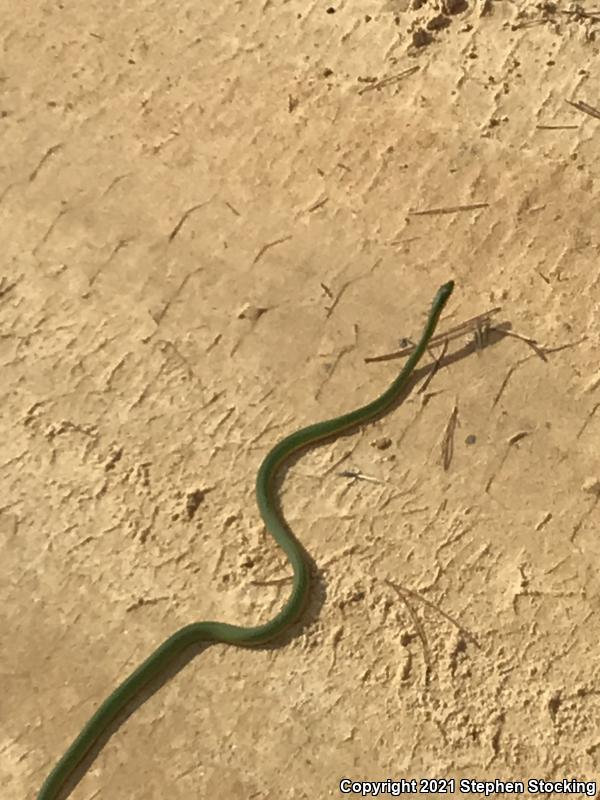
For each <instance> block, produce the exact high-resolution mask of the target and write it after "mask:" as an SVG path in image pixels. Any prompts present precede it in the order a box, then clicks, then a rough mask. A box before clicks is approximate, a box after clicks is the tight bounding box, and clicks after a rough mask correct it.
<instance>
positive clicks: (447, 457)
mask: <svg viewBox="0 0 600 800" xmlns="http://www.w3.org/2000/svg"><path fill="white" fill-rule="evenodd" d="M457 423H458V404H457V403H455V404H454V408H453V409H452V413H451V414H450V419H449V420H448V423H447V424H446V430H445V431H444V436H443V438H442V465H443V467H444V471H445V472H447V471H448V470H449V469H450V464H451V463H452V456H453V455H454V431H455V430H456V425H457Z"/></svg>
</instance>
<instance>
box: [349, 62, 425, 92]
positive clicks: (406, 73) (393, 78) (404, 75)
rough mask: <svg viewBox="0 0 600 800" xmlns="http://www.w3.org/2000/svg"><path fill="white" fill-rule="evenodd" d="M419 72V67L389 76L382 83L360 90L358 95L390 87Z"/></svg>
mask: <svg viewBox="0 0 600 800" xmlns="http://www.w3.org/2000/svg"><path fill="white" fill-rule="evenodd" d="M418 70H419V67H418V66H414V67H408V69H405V70H404V71H403V72H399V73H398V74H397V75H388V77H387V78H382V79H381V80H380V81H376V82H375V83H371V84H369V85H368V86H364V87H363V88H362V89H359V91H358V93H359V94H364V93H365V92H371V91H373V89H383V87H384V86H389V85H390V84H392V83H399V82H400V81H401V80H402V79H403V78H408V76H409V75H413V74H414V73H415V72H418Z"/></svg>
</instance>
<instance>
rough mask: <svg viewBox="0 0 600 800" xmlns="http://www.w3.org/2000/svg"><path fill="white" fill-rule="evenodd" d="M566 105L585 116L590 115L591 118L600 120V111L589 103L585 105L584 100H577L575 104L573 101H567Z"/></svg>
mask: <svg viewBox="0 0 600 800" xmlns="http://www.w3.org/2000/svg"><path fill="white" fill-rule="evenodd" d="M565 103H568V104H569V105H570V106H573V108H576V109H577V110H578V111H582V112H583V113H584V114H589V115H590V117H595V118H596V119H600V111H598V109H597V108H594V107H593V106H591V105H589V104H588V103H584V102H583V100H577V101H576V102H573V101H572V100H565Z"/></svg>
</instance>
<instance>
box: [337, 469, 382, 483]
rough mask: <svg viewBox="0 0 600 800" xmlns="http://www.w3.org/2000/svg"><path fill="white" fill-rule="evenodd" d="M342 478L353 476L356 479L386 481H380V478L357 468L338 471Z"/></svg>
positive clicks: (375, 481)
mask: <svg viewBox="0 0 600 800" xmlns="http://www.w3.org/2000/svg"><path fill="white" fill-rule="evenodd" d="M338 475H339V476H340V478H352V479H353V480H355V481H368V482H369V483H383V482H384V481H380V480H379V478H373V477H372V476H371V475H365V474H364V473H362V472H359V471H358V470H357V469H345V470H343V471H342V472H338Z"/></svg>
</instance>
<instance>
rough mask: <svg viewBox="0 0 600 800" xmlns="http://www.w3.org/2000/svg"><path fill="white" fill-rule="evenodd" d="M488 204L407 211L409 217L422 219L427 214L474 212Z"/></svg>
mask: <svg viewBox="0 0 600 800" xmlns="http://www.w3.org/2000/svg"><path fill="white" fill-rule="evenodd" d="M488 206H489V203H470V204H469V205H465V206H442V208H428V209H425V210H424V211H409V212H408V215H409V217H424V216H426V215H428V214H455V213H456V212H457V211H476V210H477V209H478V208H487V207H488Z"/></svg>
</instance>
